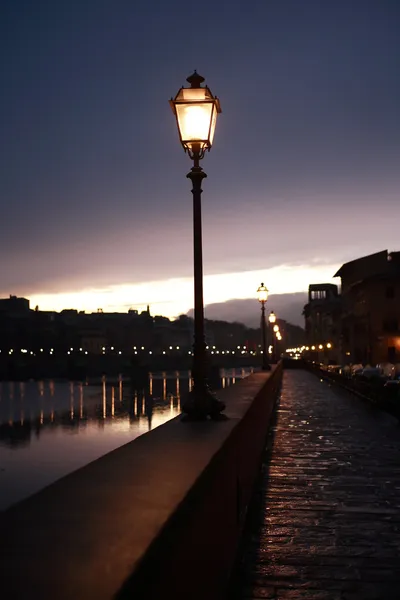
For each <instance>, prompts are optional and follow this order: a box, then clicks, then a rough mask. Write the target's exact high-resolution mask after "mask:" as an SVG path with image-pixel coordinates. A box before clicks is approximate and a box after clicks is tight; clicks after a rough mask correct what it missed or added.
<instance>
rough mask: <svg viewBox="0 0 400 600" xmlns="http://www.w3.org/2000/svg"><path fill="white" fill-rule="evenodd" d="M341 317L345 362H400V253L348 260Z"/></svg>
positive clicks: (342, 270)
mask: <svg viewBox="0 0 400 600" xmlns="http://www.w3.org/2000/svg"><path fill="white" fill-rule="evenodd" d="M335 277H340V278H341V282H342V286H341V287H342V313H341V319H340V328H341V351H342V362H346V363H349V362H351V363H358V362H360V363H363V364H367V363H369V364H371V365H372V364H379V363H383V362H391V363H395V362H400V252H392V253H388V251H387V250H383V251H382V252H377V253H375V254H371V255H369V256H364V257H362V258H358V259H356V260H353V261H350V262H348V263H345V264H344V265H342V266H341V268H340V269H339V270H338V272H337V273H336V274H335Z"/></svg>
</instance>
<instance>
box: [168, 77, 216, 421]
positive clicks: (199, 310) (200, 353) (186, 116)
mask: <svg viewBox="0 0 400 600" xmlns="http://www.w3.org/2000/svg"><path fill="white" fill-rule="evenodd" d="M186 81H187V82H188V83H189V84H190V87H189V88H184V87H182V88H181V89H180V90H179V91H178V93H177V94H176V96H175V98H174V99H173V100H172V99H171V100H170V105H171V108H172V111H173V113H174V115H175V117H176V122H177V125H178V133H179V139H180V142H181V144H182V146H183V148H184V150H185V152H187V153H188V155H189V157H190V158H191V160H193V167H192V168H191V170H190V173H188V175H187V177H188V178H189V179H190V180H191V182H192V186H193V187H192V194H193V248H194V253H193V262H194V344H193V367H192V376H193V387H192V390H191V393H190V396H189V398H188V400H187V401H186V402H185V403H184V404H183V406H182V409H183V412H185V413H186V414H187V415H188V417H189V418H190V419H194V420H204V419H207V418H208V416H210V417H211V418H212V419H217V418H221V415H220V413H221V412H222V411H223V410H224V409H225V404H224V403H223V402H221V401H220V400H218V399H217V398H216V397H215V396H214V394H213V393H212V392H211V390H210V388H209V387H208V383H207V377H206V364H207V361H206V354H207V352H206V344H205V337H204V302H203V249H202V231H201V193H202V189H201V184H202V181H203V179H204V178H205V177H207V175H206V173H204V171H203V169H202V168H201V167H200V160H201V159H202V158H204V154H205V152H206V150H210V149H211V146H212V143H213V139H214V132H215V125H216V122H217V115H218V114H219V113H220V112H221V106H220V103H219V100H218V98H216V97H215V96H213V95H212V93H211V90H210V89H209V88H208V87H207V86H204V87H202V85H201V84H202V83H203V82H204V77H202V76H201V75H199V74H198V73H196V71H195V72H194V73H193V74H192V75H190V77H188V78H187V80H186Z"/></svg>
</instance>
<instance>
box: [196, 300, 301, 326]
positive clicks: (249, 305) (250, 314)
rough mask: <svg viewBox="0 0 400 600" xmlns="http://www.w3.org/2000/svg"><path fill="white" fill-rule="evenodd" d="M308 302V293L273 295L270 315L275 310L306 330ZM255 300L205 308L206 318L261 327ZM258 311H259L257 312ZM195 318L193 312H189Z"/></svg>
mask: <svg viewBox="0 0 400 600" xmlns="http://www.w3.org/2000/svg"><path fill="white" fill-rule="evenodd" d="M306 302H307V292H297V293H294V294H271V295H270V297H269V299H268V311H267V312H268V313H269V312H270V311H271V310H273V311H274V312H275V314H276V315H277V316H278V317H279V318H280V319H284V320H285V321H288V322H289V323H292V325H299V326H300V327H303V328H304V317H303V316H302V312H303V307H304V305H305V304H306ZM257 304H258V303H257V302H256V301H255V300H254V298H245V299H241V300H237V299H235V300H229V301H228V302H220V303H216V304H208V305H207V306H206V307H205V317H206V318H207V319H215V320H221V321H228V322H235V321H236V322H239V323H244V324H245V325H247V326H248V327H259V326H260V311H259V306H258V305H257ZM257 309H258V310H257ZM188 315H189V316H191V317H193V310H190V311H189V312H188Z"/></svg>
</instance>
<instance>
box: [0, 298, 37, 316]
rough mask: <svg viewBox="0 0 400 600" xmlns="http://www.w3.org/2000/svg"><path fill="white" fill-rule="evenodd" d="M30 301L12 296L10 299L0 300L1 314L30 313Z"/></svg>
mask: <svg viewBox="0 0 400 600" xmlns="http://www.w3.org/2000/svg"><path fill="white" fill-rule="evenodd" d="M29 310H30V308H29V300H27V298H18V297H17V296H10V297H9V298H1V299H0V313H8V314H10V315H12V314H21V313H29Z"/></svg>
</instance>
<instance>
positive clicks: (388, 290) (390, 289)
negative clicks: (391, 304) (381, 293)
mask: <svg viewBox="0 0 400 600" xmlns="http://www.w3.org/2000/svg"><path fill="white" fill-rule="evenodd" d="M394 297H395V289H394V286H393V285H389V286H388V287H387V288H386V298H394Z"/></svg>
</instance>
